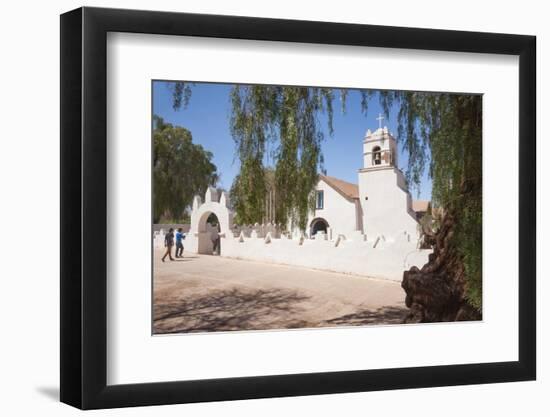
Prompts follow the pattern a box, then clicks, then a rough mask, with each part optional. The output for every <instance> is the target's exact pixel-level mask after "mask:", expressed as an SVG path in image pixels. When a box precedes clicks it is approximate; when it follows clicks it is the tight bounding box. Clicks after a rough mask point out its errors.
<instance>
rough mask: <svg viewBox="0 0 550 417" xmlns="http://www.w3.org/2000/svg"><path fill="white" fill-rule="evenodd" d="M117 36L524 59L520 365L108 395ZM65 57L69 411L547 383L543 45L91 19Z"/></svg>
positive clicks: (248, 21) (245, 381)
mask: <svg viewBox="0 0 550 417" xmlns="http://www.w3.org/2000/svg"><path fill="white" fill-rule="evenodd" d="M108 32H131V33H146V34H162V35H175V36H178V35H185V36H199V37H214V38H235V39H254V40H266V41H285V42H305V43H320V44H332V45H355V46H370V47H381V48H401V49H420V50H440V51H456V52H476V53H490V54H506V55H517V56H519V103H518V111H519V132H518V141H519V271H518V273H519V278H520V279H519V293H518V297H519V329H518V331H519V351H518V352H519V358H518V361H513V362H496V363H477V364H467V365H445V366H427V367H426V366H424V367H412V368H397V369H375V370H357V371H343V372H324V373H308V374H292V375H273V376H256V377H239V378H224V379H209V380H198V381H176V382H162V383H142V384H131V385H112V386H109V385H107V383H106V381H107V379H106V376H107V335H106V329H107V303H106V300H107V249H106V248H107V227H106V223H107V181H108V178H107V140H106V131H107V111H106V96H107V94H106V93H107V73H106V59H107V58H106V55H107V54H106V46H107V33H108ZM60 56H61V309H60V315H61V358H60V359H61V382H60V383H61V401H62V402H64V403H67V404H70V405H72V406H75V407H78V408H82V409H94V408H111V407H124V406H143V405H156V404H174V403H190V402H201V401H219V400H238V399H250V398H265V397H282V396H298V395H314V394H329V393H344V392H357V391H376V390H388V389H402V388H421V387H435V386H449V385H463V384H482V383H496V382H507V381H525V380H534V379H535V377H536V314H535V310H536V304H535V301H536V297H535V292H536V267H535V265H536V262H535V261H536V259H535V257H536V255H535V253H536V203H535V202H536V137H535V135H536V128H535V124H536V119H535V117H536V116H535V115H536V111H535V110H536V92H535V87H536V81H535V80H536V38H535V37H534V36H523V35H510V34H493V33H480V32H460V31H448V30H431V29H414V28H403V27H385V26H371V25H358V24H342V23H324V22H312V21H296V20H278V19H265V18H251V17H233V16H216V15H199V14H185V13H170V12H152V11H136V10H119V9H102V8H88V7H84V8H80V9H77V10H73V11H70V12H68V13H65V14H63V15H61V54H60ZM520 138H521V140H519V139H520ZM84 237H85V239H84Z"/></svg>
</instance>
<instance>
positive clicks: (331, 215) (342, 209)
mask: <svg viewBox="0 0 550 417" xmlns="http://www.w3.org/2000/svg"><path fill="white" fill-rule="evenodd" d="M316 189H317V190H323V192H324V207H323V209H320V210H315V212H314V213H312V214H310V215H309V217H308V229H309V226H310V225H311V222H312V220H313V219H315V218H318V217H321V218H323V219H325V220H326V221H327V222H328V224H329V227H330V228H331V230H332V236H333V238H335V237H337V236H338V234H344V235H349V234H350V233H351V232H353V231H355V230H357V218H356V209H355V202H354V201H350V200H348V199H346V198H345V197H344V196H342V194H340V193H339V192H338V191H336V190H335V189H334V188H332V187H331V186H330V185H328V184H327V183H326V182H325V181H323V180H320V181H319V183H318V184H317V187H316ZM308 232H309V230H308Z"/></svg>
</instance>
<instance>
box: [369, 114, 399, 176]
mask: <svg viewBox="0 0 550 417" xmlns="http://www.w3.org/2000/svg"><path fill="white" fill-rule="evenodd" d="M382 119H383V117H382V115H380V116H378V117H377V120H378V121H379V127H378V129H377V130H375V131H374V132H371V131H370V129H369V130H367V133H366V134H365V138H364V139H363V169H380V168H387V167H391V166H397V146H396V142H395V138H394V137H393V136H392V135H391V133H390V132H389V131H388V127H387V126H384V127H383V128H382Z"/></svg>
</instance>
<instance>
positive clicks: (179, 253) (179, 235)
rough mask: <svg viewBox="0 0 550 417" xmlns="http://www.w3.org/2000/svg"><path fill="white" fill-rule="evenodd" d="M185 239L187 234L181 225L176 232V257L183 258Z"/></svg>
mask: <svg viewBox="0 0 550 417" xmlns="http://www.w3.org/2000/svg"><path fill="white" fill-rule="evenodd" d="M183 239H185V235H184V234H183V229H182V228H181V227H180V228H178V231H177V232H176V258H183Z"/></svg>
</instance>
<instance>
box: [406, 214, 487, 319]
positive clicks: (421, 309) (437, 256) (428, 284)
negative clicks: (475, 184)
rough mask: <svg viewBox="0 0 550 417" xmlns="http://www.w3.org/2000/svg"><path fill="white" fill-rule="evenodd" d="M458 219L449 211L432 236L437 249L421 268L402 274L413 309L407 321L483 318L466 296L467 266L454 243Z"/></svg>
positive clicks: (408, 302)
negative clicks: (456, 220)
mask: <svg viewBox="0 0 550 417" xmlns="http://www.w3.org/2000/svg"><path fill="white" fill-rule="evenodd" d="M454 225H455V218H454V216H453V215H452V214H450V213H446V215H445V216H444V217H443V219H442V224H441V227H440V228H439V230H438V231H437V233H436V234H435V235H434V236H433V239H434V240H435V242H434V251H433V253H432V254H431V255H430V257H429V261H428V263H427V264H426V265H424V266H423V267H422V269H418V268H417V267H416V266H413V267H412V268H411V269H410V270H408V271H405V272H404V273H403V281H402V283H401V286H402V287H403V289H404V290H405V292H406V294H407V296H406V299H405V303H406V305H407V307H408V308H409V309H410V312H409V314H408V315H407V317H406V318H405V323H428V322H442V321H466V320H480V319H481V314H480V313H479V312H478V311H477V310H476V309H474V308H472V307H471V306H470V305H469V304H468V302H467V301H466V299H465V292H466V287H465V285H466V281H465V274H464V265H463V263H462V260H461V259H460V256H459V254H458V253H457V250H456V248H455V247H454V246H453V244H452V237H453V231H454Z"/></svg>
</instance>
